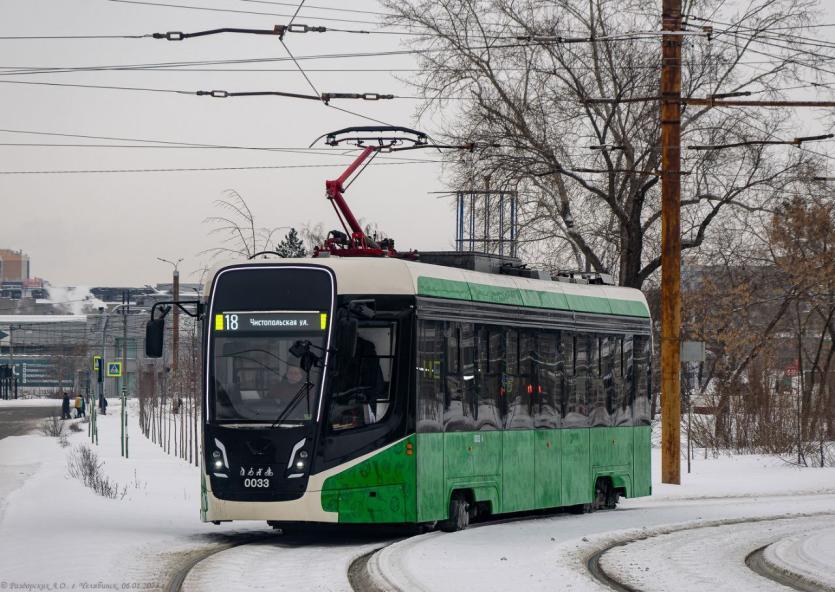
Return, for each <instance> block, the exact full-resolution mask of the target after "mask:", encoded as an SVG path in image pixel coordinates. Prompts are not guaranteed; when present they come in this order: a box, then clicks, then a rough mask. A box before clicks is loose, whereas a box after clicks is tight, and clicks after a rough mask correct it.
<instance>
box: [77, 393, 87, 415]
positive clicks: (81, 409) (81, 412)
mask: <svg viewBox="0 0 835 592" xmlns="http://www.w3.org/2000/svg"><path fill="white" fill-rule="evenodd" d="M79 399H81V406H80V407H79V408H78V417H86V416H87V412H86V409H87V405H86V404H85V403H84V397H79Z"/></svg>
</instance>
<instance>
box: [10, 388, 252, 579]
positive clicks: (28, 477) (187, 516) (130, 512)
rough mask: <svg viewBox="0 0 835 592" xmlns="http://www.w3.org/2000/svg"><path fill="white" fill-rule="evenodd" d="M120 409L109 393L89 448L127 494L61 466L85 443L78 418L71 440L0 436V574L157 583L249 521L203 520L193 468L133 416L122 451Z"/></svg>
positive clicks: (196, 474) (26, 577)
mask: <svg viewBox="0 0 835 592" xmlns="http://www.w3.org/2000/svg"><path fill="white" fill-rule="evenodd" d="M59 404H60V402H59ZM118 409H119V404H118V402H117V401H116V400H115V399H114V400H113V401H111V405H110V410H111V414H110V415H106V416H101V415H99V445H98V446H94V447H93V448H94V449H95V450H96V452H98V453H99V457H100V459H101V460H103V461H104V463H105V464H104V467H103V470H104V472H105V473H106V474H107V476H108V477H110V478H111V479H112V480H114V481H116V482H118V483H119V484H120V485H122V486H127V494H126V496H125V497H124V499H116V500H111V499H105V498H103V497H99V496H97V495H96V494H94V493H93V492H92V491H91V490H90V489H87V488H85V487H84V486H83V485H82V484H81V483H80V482H79V481H77V480H75V479H73V478H71V477H69V476H68V475H67V456H68V455H69V454H70V453H71V451H72V450H73V448H74V447H75V446H77V445H79V444H82V443H89V438H88V437H87V426H86V425H85V424H81V425H82V426H83V427H84V430H83V431H82V432H80V433H74V432H69V431H68V432H67V433H68V434H69V442H70V445H71V446H70V447H68V448H62V447H61V446H59V444H58V440H57V439H55V438H47V437H45V436H42V435H40V434H38V435H34V434H33V435H27V436H17V437H9V438H5V439H3V440H0V582H7V583H8V584H11V583H18V584H31V585H42V584H54V583H58V584H59V585H60V584H64V585H65V586H66V588H67V589H71V588H72V587H73V585H75V586H77V587H78V588H82V587H83V586H84V585H93V584H97V583H102V584H104V585H108V586H111V585H112V586H115V587H117V588H115V589H122V586H123V585H124V584H130V585H133V586H135V588H134V589H146V590H147V589H157V588H158V587H159V585H160V584H161V583H162V582H164V581H165V580H166V578H167V575H168V573H169V572H170V570H171V568H172V566H174V565H175V564H176V563H177V560H178V558H179V556H181V555H183V554H186V553H188V552H189V551H191V550H194V549H195V548H201V547H205V546H210V545H212V544H221V543H223V542H224V538H223V536H222V535H223V533H229V532H232V531H235V530H237V531H240V530H242V529H245V528H246V526H238V527H236V528H228V527H217V526H214V525H211V524H202V523H201V522H200V520H199V507H200V477H199V472H198V470H197V468H196V467H193V466H190V465H189V464H187V463H186V462H184V461H182V460H178V459H176V458H173V457H170V456H168V455H166V454H164V453H163V452H162V451H161V450H160V449H159V448H158V447H157V446H155V445H154V444H152V443H151V442H149V441H148V440H146V439H145V438H144V437H142V436H141V435H140V434H139V433H138V430H137V429H136V427H135V425H136V424H135V421H134V422H132V425H131V431H132V434H131V436H132V437H131V439H130V459H124V458H121V457H120V445H119V413H118ZM133 417H134V418H135V417H136V415H135V414H134V415H133ZM10 588H11V586H10Z"/></svg>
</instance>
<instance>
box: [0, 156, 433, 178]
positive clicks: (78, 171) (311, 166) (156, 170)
mask: <svg viewBox="0 0 835 592" xmlns="http://www.w3.org/2000/svg"><path fill="white" fill-rule="evenodd" d="M441 162H443V161H440V160H438V161H430V160H416V161H414V162H381V163H379V164H377V165H375V166H402V165H412V164H433V163H441ZM349 164H350V163H343V164H288V165H264V166H237V167H231V166H230V167H180V168H143V169H63V170H41V171H0V175H68V174H106V173H180V172H197V171H200V172H203V171H255V170H274V169H314V168H331V169H332V168H334V167H337V166H348V165H349Z"/></svg>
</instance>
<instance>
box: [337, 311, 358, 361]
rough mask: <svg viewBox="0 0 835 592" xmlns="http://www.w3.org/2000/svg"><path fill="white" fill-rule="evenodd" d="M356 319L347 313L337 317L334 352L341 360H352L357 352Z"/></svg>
mask: <svg viewBox="0 0 835 592" xmlns="http://www.w3.org/2000/svg"><path fill="white" fill-rule="evenodd" d="M358 326H359V323H358V322H357V319H355V318H354V317H352V316H351V315H349V314H347V313H343V314H341V315H340V317H339V323H338V325H337V338H336V351H337V353H338V355H339V357H340V358H341V359H343V360H344V359H346V358H353V357H354V354H356V352H357V328H358Z"/></svg>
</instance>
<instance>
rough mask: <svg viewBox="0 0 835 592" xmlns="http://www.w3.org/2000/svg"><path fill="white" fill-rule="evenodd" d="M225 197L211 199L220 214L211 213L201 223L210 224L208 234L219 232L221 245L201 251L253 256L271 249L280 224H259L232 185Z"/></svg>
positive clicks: (213, 254) (215, 253) (214, 254)
mask: <svg viewBox="0 0 835 592" xmlns="http://www.w3.org/2000/svg"><path fill="white" fill-rule="evenodd" d="M224 194H225V198H224V199H219V200H217V201H215V202H214V205H215V206H216V207H217V208H219V209H220V210H222V211H223V212H224V213H223V215H218V216H210V217H208V218H206V219H205V220H204V223H207V224H211V225H212V226H213V228H212V230H210V231H209V234H211V235H216V236H219V237H220V239H221V243H220V246H217V247H213V248H211V249H206V250H205V251H202V252H201V254H210V255H212V256H213V257H218V256H221V255H233V256H243V257H247V258H249V257H252V256H253V255H255V254H256V253H258V252H260V251H267V250H270V249H272V244H273V241H272V239H273V235H274V234H275V233H276V232H277V231H278V230H279V228H277V227H276V228H266V227H258V226H256V225H255V215H254V214H253V213H252V210H251V209H250V208H249V206H248V205H247V203H246V200H244V198H243V197H241V195H240V194H239V193H238V192H237V191H235V190H234V189H228V190H227V191H225V192H224Z"/></svg>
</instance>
